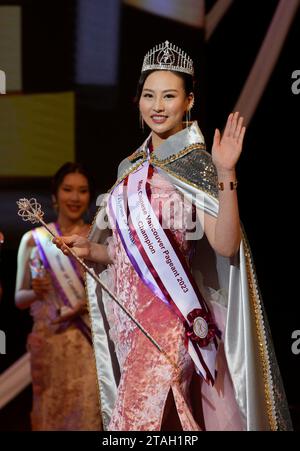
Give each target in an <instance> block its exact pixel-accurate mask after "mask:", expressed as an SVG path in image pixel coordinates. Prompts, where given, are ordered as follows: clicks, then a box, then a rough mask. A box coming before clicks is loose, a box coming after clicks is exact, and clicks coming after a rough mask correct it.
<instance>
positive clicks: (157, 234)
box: [109, 161, 217, 381]
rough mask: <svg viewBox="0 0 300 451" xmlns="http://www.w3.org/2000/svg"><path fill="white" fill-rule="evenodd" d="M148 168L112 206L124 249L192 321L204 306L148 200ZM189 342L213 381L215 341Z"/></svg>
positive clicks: (152, 284)
mask: <svg viewBox="0 0 300 451" xmlns="http://www.w3.org/2000/svg"><path fill="white" fill-rule="evenodd" d="M148 171H149V162H148V161H146V162H144V163H143V164H142V165H141V166H140V167H139V168H138V169H137V170H136V171H135V172H133V173H131V174H130V175H129V176H128V177H127V178H126V179H125V180H124V181H122V182H121V183H120V184H119V185H118V186H117V187H116V188H115V189H114V191H113V192H112V195H111V196H110V202H109V206H110V209H111V212H112V215H113V217H114V220H115V226H116V228H117V231H118V233H119V235H120V238H121V241H122V243H123V246H124V248H125V251H126V252H127V255H128V257H129V259H130V260H131V262H132V264H133V266H134V268H135V269H136V271H137V272H138V274H139V275H140V277H141V278H142V280H143V281H144V283H145V284H146V285H147V286H148V287H149V288H150V289H151V290H152V291H153V292H154V293H155V294H156V295H157V296H158V297H159V298H160V299H161V300H163V301H164V302H166V303H167V304H169V305H170V304H173V305H171V307H175V308H174V310H175V311H176V313H177V314H178V312H180V313H179V315H178V316H179V317H180V318H181V319H182V320H183V321H185V322H186V323H187V324H190V323H189V320H188V319H187V316H188V314H189V313H190V312H192V311H193V310H194V309H201V308H203V305H201V303H200V300H199V298H198V296H197V294H196V292H195V290H194V288H193V285H192V283H191V281H190V280H191V274H190V275H189V276H188V275H187V273H186V270H185V269H184V267H183V265H182V263H181V261H180V259H179V257H178V255H177V253H176V251H175V250H174V248H173V246H172V244H171V242H170V240H169V238H168V237H167V235H166V233H165V232H164V230H163V228H162V227H161V224H160V222H159V220H158V218H157V216H156V214H155V212H154V211H153V209H152V206H151V204H150V202H149V199H148V196H147V192H146V183H147V179H148ZM126 184H127V187H126ZM126 195H127V196H128V218H127V214H126V211H127V205H126V198H125V196H126ZM128 219H129V221H128ZM130 227H131V228H130ZM166 293H167V294H166ZM170 300H171V302H170ZM206 308H207V307H206ZM187 341H188V346H187V348H188V352H189V354H190V356H191V358H192V359H193V361H194V363H195V366H196V369H197V370H198V372H200V373H201V374H202V375H203V376H204V378H205V380H207V381H209V380H210V381H211V380H212V381H214V379H215V360H216V351H217V347H216V342H215V341H211V342H210V343H209V344H208V345H207V346H206V347H201V348H200V347H199V346H198V345H197V344H195V342H192V341H191V340H190V339H188V340H187Z"/></svg>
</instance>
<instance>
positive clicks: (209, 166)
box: [118, 144, 218, 199]
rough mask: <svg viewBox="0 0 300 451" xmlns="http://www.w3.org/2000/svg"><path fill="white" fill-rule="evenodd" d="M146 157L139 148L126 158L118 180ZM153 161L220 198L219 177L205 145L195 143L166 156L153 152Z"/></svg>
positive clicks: (122, 163) (121, 165)
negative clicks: (161, 156)
mask: <svg viewBox="0 0 300 451" xmlns="http://www.w3.org/2000/svg"><path fill="white" fill-rule="evenodd" d="M145 159H146V153H145V152H144V151H143V150H141V149H138V150H137V151H136V152H134V153H133V154H132V155H130V157H127V158H125V159H124V160H123V161H122V162H121V163H120V165H119V168H118V181H119V180H120V179H122V178H123V177H125V176H126V175H127V174H128V173H130V172H131V171H133V170H134V169H135V168H136V167H137V166H138V165H139V164H141V163H142V162H143V161H144V160H145ZM151 163H152V164H153V165H154V166H158V167H160V168H161V169H163V170H164V171H166V172H168V173H169V174H171V175H173V176H174V177H176V178H178V179H180V180H182V181H184V182H186V183H187V184H189V185H192V186H194V187H195V188H198V189H200V190H202V191H205V192H208V193H209V194H210V195H211V196H213V197H215V198H216V199H217V198H218V177H217V171H216V168H215V165H214V164H213V162H212V158H211V155H210V154H209V153H208V152H207V151H206V149H205V145H202V144H194V145H192V146H189V147H187V148H185V149H183V150H181V151H179V152H177V153H176V154H173V155H169V156H167V157H166V158H159V157H158V156H156V155H155V153H154V154H153V156H152V157H151Z"/></svg>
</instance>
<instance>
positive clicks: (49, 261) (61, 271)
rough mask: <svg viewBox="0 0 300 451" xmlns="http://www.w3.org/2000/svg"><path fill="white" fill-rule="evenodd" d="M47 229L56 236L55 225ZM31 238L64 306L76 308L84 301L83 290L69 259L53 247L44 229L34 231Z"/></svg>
mask: <svg viewBox="0 0 300 451" xmlns="http://www.w3.org/2000/svg"><path fill="white" fill-rule="evenodd" d="M49 228H50V229H51V230H53V232H54V233H55V234H57V229H56V227H55V224H53V223H52V224H49ZM33 236H34V239H35V242H36V244H37V246H38V249H39V252H40V255H41V258H42V260H43V264H44V266H45V268H46V269H48V270H49V271H50V273H51V275H52V276H54V280H55V281H56V282H57V283H56V285H57V288H58V293H59V295H60V297H61V298H62V300H63V302H64V304H65V305H69V306H71V307H76V306H77V305H78V304H79V303H82V301H83V300H84V299H85V297H86V294H85V289H84V286H83V283H82V281H81V280H80V278H79V275H78V274H77V272H76V271H75V268H74V266H73V265H72V263H71V261H70V259H69V257H67V256H66V255H64V254H63V253H62V252H61V250H60V249H58V248H57V247H56V246H54V245H53V243H52V242H51V236H50V235H49V233H48V232H47V230H46V229H45V228H44V227H38V228H37V229H34V231H33Z"/></svg>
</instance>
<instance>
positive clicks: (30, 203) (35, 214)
mask: <svg viewBox="0 0 300 451" xmlns="http://www.w3.org/2000/svg"><path fill="white" fill-rule="evenodd" d="M17 205H18V207H19V211H18V215H19V216H21V218H22V219H23V220H24V221H29V222H31V223H32V224H37V223H40V224H42V225H43V226H44V227H45V229H46V230H47V231H48V232H49V233H50V235H51V236H53V238H56V239H57V238H60V237H59V236H58V235H56V234H55V233H53V231H52V230H51V229H50V228H49V227H48V226H47V224H46V223H45V221H44V220H43V216H44V212H43V211H42V209H41V205H40V204H39V203H38V202H37V200H36V199H34V198H32V199H29V200H28V199H25V198H24V199H19V200H18V201H17ZM64 248H65V249H67V250H68V252H69V253H70V254H71V255H72V256H73V257H74V258H75V259H76V261H77V262H78V263H79V264H80V265H81V266H82V267H83V268H84V269H85V271H86V272H87V273H88V274H89V275H90V276H91V277H92V278H93V279H94V280H95V281H96V282H97V283H98V284H99V285H100V286H101V287H102V288H103V290H105V291H106V292H107V293H108V294H109V296H110V297H111V298H112V299H113V300H114V301H115V302H116V303H117V304H118V306H119V307H120V308H121V309H122V310H123V312H124V313H125V314H126V315H127V316H128V317H129V318H130V319H131V320H132V321H133V322H134V324H135V325H136V326H137V327H138V328H139V329H140V331H141V332H142V333H143V334H144V335H145V336H146V337H147V338H148V339H149V340H150V341H151V343H152V344H153V345H154V346H155V347H156V348H157V349H158V350H159V351H160V352H161V353H162V354H163V355H164V356H165V357H166V359H167V360H168V362H169V363H170V364H171V365H172V366H173V368H174V369H175V372H176V373H177V374H178V368H177V365H176V364H175V363H174V362H173V361H172V359H171V358H170V357H169V356H168V355H167V353H166V352H165V351H164V350H163V349H162V347H161V346H160V345H159V344H158V343H157V341H156V340H155V339H154V338H153V337H152V336H151V335H150V334H149V333H148V332H147V331H146V330H145V329H144V328H143V326H142V325H141V324H140V323H139V322H138V321H137V320H136V319H135V318H134V317H133V316H132V315H131V313H130V312H129V311H128V310H127V308H126V307H124V306H123V305H122V303H121V302H120V301H119V300H118V298H117V297H116V296H115V295H114V293H113V292H112V291H111V290H110V289H109V288H108V287H107V286H106V285H105V284H104V283H103V282H102V281H101V280H100V278H99V277H98V276H97V275H96V274H95V272H94V270H93V269H91V268H89V267H88V266H87V265H86V264H85V263H84V261H83V260H82V259H81V258H80V257H78V255H77V254H76V252H75V251H74V250H73V249H72V248H70V247H69V246H67V245H66V244H65V243H64Z"/></svg>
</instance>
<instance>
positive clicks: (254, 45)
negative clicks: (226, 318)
mask: <svg viewBox="0 0 300 451" xmlns="http://www.w3.org/2000/svg"><path fill="white" fill-rule="evenodd" d="M286 1H287V2H288V1H289V0H286ZM0 3H1V4H2V3H4V4H22V6H23V9H22V54H23V57H22V58H23V73H22V78H23V93H24V94H29V93H34V92H59V91H66V90H68V91H74V92H75V95H76V160H77V161H79V162H81V163H83V164H85V165H86V166H87V167H88V169H89V171H90V173H91V176H92V177H93V179H94V182H95V186H96V192H97V194H99V193H103V192H105V191H106V190H107V189H108V188H109V187H110V186H111V185H112V184H113V182H114V180H115V176H116V168H117V165H118V163H119V161H120V160H121V159H123V158H124V157H125V156H127V155H128V154H130V153H132V152H133V151H134V150H135V149H136V147H137V146H138V145H140V143H141V141H142V139H143V138H144V137H145V136H146V135H143V134H142V132H141V130H140V129H139V120H138V112H137V109H136V106H135V105H134V102H133V98H134V95H135V89H136V82H137V80H138V77H139V73H140V68H141V65H142V59H143V56H144V54H145V53H146V51H148V49H150V48H151V47H153V45H155V44H156V43H159V42H162V41H164V40H166V39H168V40H170V41H171V42H173V43H175V44H176V45H178V46H180V47H181V48H183V49H185V50H188V53H189V54H190V56H191V57H192V58H193V60H194V62H195V65H196V69H197V78H198V82H199V83H198V94H197V103H196V106H195V108H194V110H193V112H194V116H193V118H194V119H198V120H199V125H200V127H201V129H202V131H203V133H204V135H205V137H206V141H207V146H208V150H210V146H211V140H212V136H213V132H214V128H215V127H219V128H222V127H223V125H224V123H225V121H226V118H227V115H228V114H229V113H230V112H231V111H232V109H233V107H234V105H235V103H236V101H237V99H238V97H239V94H240V92H241V89H242V87H243V85H244V83H245V80H246V77H247V75H248V73H249V71H250V69H251V67H252V64H253V63H254V61H255V58H256V56H257V53H258V50H259V48H260V45H261V43H262V40H263V38H264V36H265V33H266V31H267V28H268V26H269V24H270V21H271V19H272V15H273V13H274V11H275V8H276V6H277V4H278V1H277V0H265V1H263V2H262V1H259V0H243V1H241V0H236V1H235V2H234V4H233V6H232V7H231V8H230V9H229V11H228V12H227V14H226V16H225V17H224V18H223V20H222V22H221V23H220V25H219V26H218V28H217V29H216V31H215V33H214V34H213V36H212V37H211V39H210V40H209V41H208V42H205V40H204V36H203V32H202V31H201V30H198V29H195V28H191V27H187V26H185V25H182V24H178V23H176V22H174V21H171V20H168V19H165V18H160V17H158V16H154V15H151V14H148V13H143V12H141V11H139V10H135V9H133V8H130V7H128V6H125V5H120V10H119V31H118V32H119V36H118V42H119V50H118V67H117V74H118V76H117V80H116V82H115V83H113V84H111V85H106V86H99V85H93V84H89V85H85V84H81V83H79V82H78V79H77V77H76V70H75V67H76V55H77V50H76V49H77V47H76V43H77V29H76V27H77V25H76V24H77V21H76V19H77V14H78V9H77V6H76V5H77V2H76V1H75V0H74V1H70V0H61V1H57V0H52V1H51V2H49V1H45V2H44V1H38V0H27V1H26V0H24V1H23V2H21V1H18V2H17V1H16V2H8V1H7V2H0ZM214 3H215V1H207V2H206V4H207V10H209V8H210V7H211V6H213V4H214ZM299 37H300V21H299V11H298V15H297V17H296V19H295V21H294V22H293V24H292V27H291V29H290V31H289V34H288V37H287V39H286V41H285V44H284V47H283V50H282V52H281V54H280V58H279V60H278V62H277V64H276V67H275V69H274V71H273V73H272V76H271V79H270V81H269V83H268V85H267V88H266V90H265V92H264V95H263V97H262V99H261V101H260V103H259V105H258V108H257V110H256V112H255V114H254V116H253V118H252V120H251V122H250V124H249V127H248V130H247V135H246V140H245V145H244V150H243V154H242V156H241V159H240V161H239V164H238V168H237V172H238V179H239V189H238V194H239V202H240V211H241V218H242V221H243V223H244V226H245V229H246V232H247V235H248V238H249V240H250V244H251V247H252V251H253V254H254V259H255V262H256V268H257V274H258V280H259V284H260V289H261V292H262V296H263V299H264V304H265V307H266V311H267V315H268V318H269V322H270V327H271V331H272V335H273V340H274V346H275V351H276V354H277V358H278V362H279V366H280V369H281V373H282V377H283V382H284V385H285V389H286V394H287V398H288V402H289V406H290V410H291V414H292V418H293V421H294V427H295V429H298V430H300V391H299V388H298V385H299V380H300V365H299V364H300V354H299V355H293V354H292V351H291V345H292V338H291V334H292V332H293V331H294V330H296V329H300V317H299V306H298V304H299V300H298V299H299V295H298V280H299V276H298V277H297V274H296V270H297V266H298V265H297V264H296V265H295V264H294V263H293V262H292V258H293V257H294V256H295V257H297V251H296V247H298V239H297V236H298V234H297V231H298V230H297V221H296V219H295V215H296V214H297V202H296V198H297V197H298V195H297V192H296V190H297V181H298V172H299V169H298V167H299V166H298V164H297V163H296V159H297V153H298V152H299V142H298V134H299V132H298V130H299V126H300V122H299V106H300V94H299V95H294V94H293V93H292V91H291V85H292V78H291V75H292V72H293V71H294V70H296V69H300V61H299V46H300V39H299ZM91 44H92V43H91ZM96 44H97V45H99V43H95V45H96ZM103 45H106V46H107V51H109V42H108V43H103ZM12 133H13V131H12ZM49 187H50V181H49V179H47V178H38V179H20V178H15V179H1V178H0V202H1V204H0V206H1V210H0V228H1V230H3V232H4V233H5V237H6V242H5V245H4V246H3V249H2V254H1V279H2V284H3V289H4V296H3V299H2V302H1V305H0V330H3V331H5V333H6V337H7V353H6V355H0V371H3V370H4V369H5V368H7V367H8V366H9V365H10V364H12V363H13V362H14V361H15V360H16V359H17V358H18V357H20V356H21V355H22V354H23V353H24V352H25V346H26V336H27V334H28V332H29V331H30V328H31V319H30V317H29V314H28V312H24V311H18V310H17V309H16V308H15V307H14V284H15V273H16V254H17V248H18V244H19V240H20V237H21V235H22V234H23V233H24V232H25V231H26V230H28V225H26V224H24V223H21V221H20V220H19V219H18V218H17V216H16V214H15V206H14V205H15V200H17V199H18V198H19V197H21V196H22V197H25V196H26V197H27V196H29V197H31V196H37V193H38V195H39V199H41V201H42V203H43V206H44V209H45V211H46V216H47V220H49V221H50V220H51V219H52V218H53V213H52V211H51V202H50V195H49ZM296 196H297V197H296ZM92 210H94V208H93V207H92ZM293 254H295V255H293ZM30 404H31V388H30V387H29V388H28V389H26V390H25V391H24V392H23V393H22V394H20V395H19V396H18V397H17V398H16V399H15V400H13V401H12V402H11V403H10V404H9V405H7V406H6V407H5V408H4V409H3V410H2V412H0V430H28V429H29V427H30V426H29V411H30Z"/></svg>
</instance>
